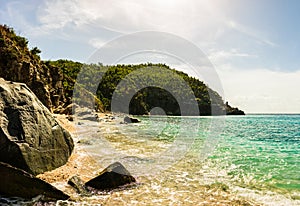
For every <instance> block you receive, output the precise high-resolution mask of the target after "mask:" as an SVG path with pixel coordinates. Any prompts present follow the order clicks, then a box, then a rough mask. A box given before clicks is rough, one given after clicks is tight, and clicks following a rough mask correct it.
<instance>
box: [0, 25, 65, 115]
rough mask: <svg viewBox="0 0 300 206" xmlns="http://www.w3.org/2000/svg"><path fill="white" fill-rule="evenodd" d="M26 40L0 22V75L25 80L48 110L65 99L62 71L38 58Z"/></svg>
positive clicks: (8, 78) (7, 78)
mask: <svg viewBox="0 0 300 206" xmlns="http://www.w3.org/2000/svg"><path fill="white" fill-rule="evenodd" d="M27 44H28V41H27V40H26V39H25V38H23V37H20V36H17V35H16V34H15V33H14V31H13V29H11V28H9V27H7V26H5V25H4V26H3V25H0V77H2V78H4V79H6V80H9V81H14V82H22V83H26V85H27V86H28V87H29V88H30V89H31V90H32V91H34V93H35V94H36V96H37V97H38V98H39V100H40V101H41V102H42V103H43V104H44V105H45V106H46V107H47V108H48V109H50V110H51V111H53V109H55V108H57V107H58V106H59V105H60V104H61V105H63V104H65V103H66V102H67V99H66V97H65V93H64V88H63V85H62V80H63V74H62V72H61V70H60V69H59V68H57V67H54V66H52V65H50V64H47V63H44V62H42V61H41V60H40V57H39V55H38V54H39V53H40V50H39V49H38V48H36V47H35V48H33V49H31V50H29V49H28V45H27Z"/></svg>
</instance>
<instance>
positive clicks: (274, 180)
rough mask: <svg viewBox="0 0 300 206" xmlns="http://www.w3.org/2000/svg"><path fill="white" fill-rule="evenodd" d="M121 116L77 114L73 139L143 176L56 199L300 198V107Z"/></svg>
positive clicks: (196, 201) (194, 201)
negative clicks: (128, 120) (132, 119)
mask: <svg viewBox="0 0 300 206" xmlns="http://www.w3.org/2000/svg"><path fill="white" fill-rule="evenodd" d="M122 118H123V116H122V115H118V114H116V115H114V116H113V117H112V118H111V120H109V121H108V119H102V120H100V122H97V121H95V122H92V121H83V120H78V122H76V124H77V125H78V127H77V133H76V135H75V137H74V138H75V140H76V141H78V142H80V145H79V147H80V148H82V151H84V152H85V155H88V156H90V157H91V158H93V160H94V161H95V163H96V164H101V165H102V166H103V168H104V167H106V166H108V165H109V164H111V163H113V162H116V161H118V162H120V163H122V164H123V165H124V166H125V167H126V168H127V169H128V171H129V172H130V173H131V174H132V175H133V176H134V177H135V178H136V179H137V183H135V184H133V185H131V186H128V187H127V188H123V189H118V190H115V191H111V192H107V193H99V194H95V195H93V196H91V197H78V198H77V199H76V198H73V200H70V201H60V202H57V203H56V204H57V205H272V206H273V205H276V206H277V205H300V115H298V114H256V115H254V114H250V115H245V116H216V117H174V116H173V117H172V116H138V117H137V118H139V119H140V120H141V122H140V123H132V124H125V123H123V122H122ZM83 164H84V163H83ZM56 186H58V187H59V185H56ZM60 188H62V189H63V187H62V186H61V187H60Z"/></svg>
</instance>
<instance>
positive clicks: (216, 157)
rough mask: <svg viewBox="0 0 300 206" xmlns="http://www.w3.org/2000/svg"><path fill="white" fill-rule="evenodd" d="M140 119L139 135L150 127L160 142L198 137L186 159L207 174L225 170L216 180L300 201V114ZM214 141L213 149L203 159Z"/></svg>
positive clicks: (152, 135)
mask: <svg viewBox="0 0 300 206" xmlns="http://www.w3.org/2000/svg"><path fill="white" fill-rule="evenodd" d="M141 119H142V120H143V125H142V126H138V128H139V130H140V131H139V134H142V133H143V132H145V131H147V132H148V134H151V135H149V136H151V137H152V138H155V139H156V140H158V141H162V142H163V141H164V142H168V141H169V142H172V141H174V139H176V138H177V136H181V137H183V138H187V137H191V136H193V137H195V139H194V141H193V145H192V146H191V147H190V148H189V149H188V150H189V151H188V152H187V154H186V156H185V157H183V159H184V158H189V161H190V162H192V164H193V163H195V164H194V165H192V164H191V165H190V166H191V167H193V166H196V165H197V163H199V162H202V163H203V164H204V166H203V164H202V165H200V166H199V171H203V173H208V171H205V170H210V171H217V172H218V173H221V174H220V175H219V176H222V178H216V179H217V181H219V182H223V183H225V184H227V185H231V186H237V187H240V188H246V189H250V190H253V191H265V192H270V191H271V192H274V193H276V194H283V195H286V196H288V197H289V198H291V199H296V200H299V199H300V196H299V194H300V115H246V116H227V117H197V118H182V117H168V118H166V117H164V118H163V117H161V118H159V117H156V118H149V117H141ZM158 125H162V126H160V127H159V126H158ZM150 128H151V129H152V130H151V129H150ZM155 129H156V130H159V131H156V130H155ZM180 129H182V130H183V131H185V132H182V131H181V132H180ZM154 134H156V135H154ZM144 138H145V137H144ZM209 142H213V146H214V147H213V148H211V149H209V154H208V155H207V156H206V157H204V158H203V151H206V150H205V149H206V147H207V143H209ZM204 153H205V152H204ZM191 159H192V160H191ZM200 167H202V168H200ZM203 167H204V168H205V169H203ZM194 171H197V170H194Z"/></svg>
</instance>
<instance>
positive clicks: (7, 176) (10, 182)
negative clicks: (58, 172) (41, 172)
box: [0, 162, 69, 201]
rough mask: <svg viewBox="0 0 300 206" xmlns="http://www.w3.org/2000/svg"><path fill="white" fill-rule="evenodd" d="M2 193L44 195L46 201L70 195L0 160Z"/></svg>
mask: <svg viewBox="0 0 300 206" xmlns="http://www.w3.org/2000/svg"><path fill="white" fill-rule="evenodd" d="M0 182H1V184H0V195H4V196H7V197H22V198H25V199H32V198H34V197H36V196H38V195H42V196H43V197H42V199H43V200H44V201H55V200H66V199H69V196H68V195H66V194H65V193H63V192H62V191H60V190H58V189H56V188H55V187H53V186H52V185H50V184H49V183H47V182H44V181H43V180H41V179H38V178H36V177H34V176H33V175H31V174H29V173H27V172H25V171H24V170H21V169H18V168H15V167H12V166H11V165H9V164H6V163H3V162H0Z"/></svg>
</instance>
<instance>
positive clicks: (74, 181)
mask: <svg viewBox="0 0 300 206" xmlns="http://www.w3.org/2000/svg"><path fill="white" fill-rule="evenodd" d="M68 184H69V185H71V186H72V187H73V188H74V189H75V190H76V192H77V193H79V194H80V195H82V196H89V195H91V192H90V191H89V190H88V188H87V187H86V186H85V185H84V182H83V181H82V180H81V179H80V177H78V176H73V177H71V178H70V179H69V180H68Z"/></svg>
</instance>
